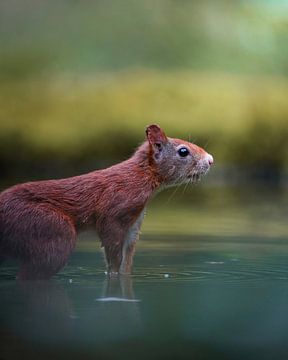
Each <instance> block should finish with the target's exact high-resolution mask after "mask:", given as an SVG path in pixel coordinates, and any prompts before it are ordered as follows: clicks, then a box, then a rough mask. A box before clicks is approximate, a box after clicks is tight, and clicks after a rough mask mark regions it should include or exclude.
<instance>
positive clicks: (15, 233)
mask: <svg viewBox="0 0 288 360" xmlns="http://www.w3.org/2000/svg"><path fill="white" fill-rule="evenodd" d="M212 164H213V157H212V155H210V154H208V153H207V152H206V151H205V150H203V149H202V148H200V147H198V146H197V145H195V144H192V143H190V142H187V141H184V140H180V139H174V138H170V137H167V136H166V135H165V133H164V131H163V130H162V129H161V128H160V127H159V126H158V125H155V124H153V125H150V126H148V127H147V128H146V140H145V141H144V143H143V144H142V145H140V147H139V148H138V149H137V150H136V151H135V153H134V154H133V156H132V157H130V158H129V159H128V160H125V161H123V162H120V163H119V164H116V165H113V166H111V167H108V168H106V169H101V170H96V171H93V172H90V173H87V174H84V175H79V176H74V177H69V178H65V179H58V180H42V181H34V182H27V183H23V184H18V185H14V186H12V187H10V188H8V189H7V190H4V191H3V192H1V193H0V259H1V260H2V261H4V260H5V258H7V257H12V258H16V259H19V260H20V263H21V266H20V271H19V273H18V276H17V278H18V279H20V280H30V279H48V278H50V277H52V276H53V275H55V274H56V273H57V272H58V271H59V270H60V269H61V268H62V267H64V265H65V264H66V263H67V261H68V258H69V256H70V254H71V252H72V250H73V249H74V247H75V244H76V238H77V234H78V233H79V232H80V231H81V230H85V229H87V228H91V226H92V227H93V228H94V229H95V230H96V232H97V233H98V236H99V238H100V241H101V246H102V247H103V248H104V253H105V258H106V264H107V271H108V273H109V274H129V273H130V272H131V269H132V261H133V256H134V252H135V243H136V240H137V239H138V237H139V232H140V226H141V223H142V221H143V218H144V212H145V208H146V205H147V202H148V200H149V199H150V198H151V197H152V196H153V195H154V194H155V193H156V192H158V191H159V190H162V189H164V188H166V187H170V186H175V185H179V184H185V183H190V182H191V183H192V182H196V181H198V180H199V179H200V178H201V176H202V175H204V174H206V173H207V171H208V170H209V168H210V166H211V165H212Z"/></svg>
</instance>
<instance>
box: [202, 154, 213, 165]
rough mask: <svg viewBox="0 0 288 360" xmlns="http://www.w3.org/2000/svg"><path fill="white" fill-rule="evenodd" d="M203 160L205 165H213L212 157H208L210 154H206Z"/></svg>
mask: <svg viewBox="0 0 288 360" xmlns="http://www.w3.org/2000/svg"><path fill="white" fill-rule="evenodd" d="M203 160H204V161H205V162H206V163H207V165H209V166H211V165H213V163H214V159H213V156H212V155H210V154H208V153H206V155H205V157H204V159H203Z"/></svg>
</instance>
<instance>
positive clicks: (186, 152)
mask: <svg viewBox="0 0 288 360" xmlns="http://www.w3.org/2000/svg"><path fill="white" fill-rule="evenodd" d="M178 154H179V155H180V156H181V157H186V156H188V155H189V154H190V153H189V150H188V149H187V148H186V147H182V148H180V149H179V150H178Z"/></svg>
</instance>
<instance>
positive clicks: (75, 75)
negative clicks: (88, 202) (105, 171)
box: [0, 0, 288, 187]
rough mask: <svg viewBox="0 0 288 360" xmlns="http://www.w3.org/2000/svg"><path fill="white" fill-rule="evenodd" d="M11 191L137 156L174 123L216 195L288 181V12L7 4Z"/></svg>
mask: <svg viewBox="0 0 288 360" xmlns="http://www.w3.org/2000/svg"><path fill="white" fill-rule="evenodd" d="M0 44H1V46H0V169H1V179H0V181H1V184H2V186H3V187H4V186H6V185H10V184H12V183H15V182H19V181H25V180H28V179H42V178H50V177H54V178H57V177H64V176H70V175H75V174H78V173H80V172H85V171H90V170H93V169H96V168H100V167H103V166H107V165H109V164H112V163H114V162H116V161H120V160H123V159H125V158H127V157H128V156H129V155H130V154H131V153H132V152H133V150H134V148H135V147H136V146H137V145H138V144H139V143H141V141H142V140H143V138H144V128H145V126H146V125H148V124H150V123H154V122H156V123H158V124H160V125H161V126H162V127H163V128H164V129H165V130H166V132H167V134H168V135H169V136H172V137H173V136H175V137H176V136H178V137H182V138H186V139H191V141H194V142H196V143H197V144H199V145H200V146H203V147H205V148H206V149H207V151H209V152H210V153H212V154H213V155H214V158H215V168H214V169H213V171H211V174H210V175H209V181H210V182H211V183H212V184H213V183H214V184H227V183H241V184H242V183H251V182H257V183H258V182H259V181H260V182H264V183H268V184H271V183H273V184H275V185H280V184H283V183H285V182H286V181H287V165H288V146H287V135H288V2H287V1H285V0H258V1H256V0H249V1H248V0H246V1H244V0H234V1H228V0H227V1H226V0H217V1H215V0H213V1H209V0H203V1H188V0H157V1H154V0H145V1H136V0H125V1H117V0H106V1H95V0H94V1H92V0H90V1H89V0H85V1H80V0H78V1H77V0H57V1H56V0H49V1H44V0H3V1H1V2H0Z"/></svg>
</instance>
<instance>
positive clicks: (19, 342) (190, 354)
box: [0, 195, 288, 360]
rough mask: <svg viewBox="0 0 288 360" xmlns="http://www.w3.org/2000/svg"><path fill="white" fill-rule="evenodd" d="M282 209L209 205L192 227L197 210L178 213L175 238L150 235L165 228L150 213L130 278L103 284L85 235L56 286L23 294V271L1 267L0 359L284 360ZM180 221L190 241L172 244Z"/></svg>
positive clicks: (278, 205)
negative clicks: (19, 280)
mask: <svg viewBox="0 0 288 360" xmlns="http://www.w3.org/2000/svg"><path fill="white" fill-rule="evenodd" d="M281 199H282V200H281V201H280V200H279V199H278V200H279V201H278V200H277V201H275V202H274V203H273V202H272V201H271V197H269V198H268V199H267V201H264V200H263V199H262V200H261V201H259V202H258V201H255V198H253V197H252V199H251V204H250V206H248V207H247V202H246V201H245V206H244V208H243V207H241V205H240V203H241V201H240V202H239V201H238V200H237V201H238V205H237V207H234V208H233V206H232V205H231V201H230V200H229V201H230V202H229V201H226V204H225V209H226V210H225V211H224V212H223V211H222V210H220V208H219V206H218V205H217V206H216V208H217V209H218V211H213V204H208V205H207V209H206V210H207V211H206V210H205V208H203V209H202V210H203V211H204V213H203V214H204V217H202V215H201V216H200V215H199V216H200V217H199V218H197V217H196V213H195V212H194V213H195V216H194V217H193V222H190V223H189V221H188V220H187V219H188V218H187V216H188V217H189V216H190V215H189V214H190V212H193V208H191V209H190V210H189V211H187V206H186V205H185V206H184V207H183V209H182V210H181V211H180V208H178V209H177V211H176V210H175V209H173V206H171V207H172V209H171V211H172V212H173V211H174V213H175V215H174V216H175V217H174V219H172V218H171V219H169V223H168V222H167V229H169V231H167V233H168V235H163V234H162V235H161V234H157V235H156V234H153V229H154V225H153V224H154V223H153V222H154V220H155V218H157V221H156V220H155V221H156V222H157V224H156V225H155V229H157V228H158V227H160V228H161V222H163V224H162V225H163V227H164V220H161V217H160V216H159V214H158V212H157V206H156V207H155V208H154V210H153V206H152V208H151V212H152V215H149V216H151V217H150V219H149V217H148V218H147V223H146V225H145V227H144V230H143V233H144V234H143V235H142V237H141V241H140V242H139V244H138V248H137V254H136V259H135V266H134V273H133V276H131V277H121V278H113V279H109V278H107V276H106V275H105V273H104V265H103V259H102V255H101V253H100V251H99V244H98V243H97V242H91V241H90V240H91V239H90V237H89V236H90V235H89V236H88V235H87V236H86V235H84V237H83V239H82V242H81V241H80V245H79V247H78V249H77V251H76V252H75V253H74V254H73V256H72V258H71V260H70V262H69V264H68V266H67V267H66V268H65V269H64V270H63V271H62V272H61V273H59V274H58V275H57V276H56V277H55V278H54V279H53V280H51V281H46V282H27V283H25V284H19V283H17V282H16V281H15V280H14V277H15V274H16V265H15V264H14V263H13V262H12V263H6V264H4V265H3V266H2V267H1V268H0V359H1V360H6V359H7V360H8V359H18V358H19V359H20V358H21V359H23V358H25V359H26V358H27V359H51V358H52V359H64V358H65V359H216V360H218V359H229V360H230V359H233V360H234V359H245V360H246V359H253V360H254V359H273V360H274V359H280V360H282V359H287V358H288V236H287V234H288V231H287V225H286V219H287V216H286V215H285V214H287V211H286V210H287V209H286V205H285V204H286V200H285V199H286V198H283V197H282V195H281ZM220 200H221V199H220ZM220 200H219V202H220V203H221V201H223V200H221V201H220ZM257 203H258V205H257ZM217 204H218V203H217ZM211 209H212V210H211ZM208 210H209V211H210V213H209V211H208ZM285 211H286V213H285ZM163 213H164V208H163V212H162V216H163ZM199 213H201V209H200V208H199V207H198V209H197V214H199ZM213 214H214V215H213ZM168 215H169V214H167V216H168ZM185 216H186V218H185ZM183 217H184V218H185V222H186V228H187V229H188V230H189V226H190V227H191V229H190V232H191V233H190V234H189V231H186V230H187V229H186V230H185V231H184V232H185V234H182V235H178V234H177V233H176V231H174V233H173V234H172V232H173V231H172V229H177V226H179V224H180V225H181V221H182V220H183ZM201 219H202V222H201V221H200V220H201ZM203 219H204V220H203ZM198 220H199V229H198V228H197V226H196V225H197V222H198ZM166 221H167V220H166ZM173 221H174V223H173ZM191 221H192V219H191ZM203 221H204V223H203ZM177 224H178V225H177ZM191 224H193V226H192V225H191ZM207 224H210V226H207ZM213 224H214V225H213ZM219 224H221V227H219ZM200 228H201V229H204V231H203V232H205V231H206V232H207V234H206V235H205V234H201V231H200ZM180 229H182V227H181V226H180ZM196 233H198V235H196ZM221 233H222V234H221ZM216 234H217V235H216Z"/></svg>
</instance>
